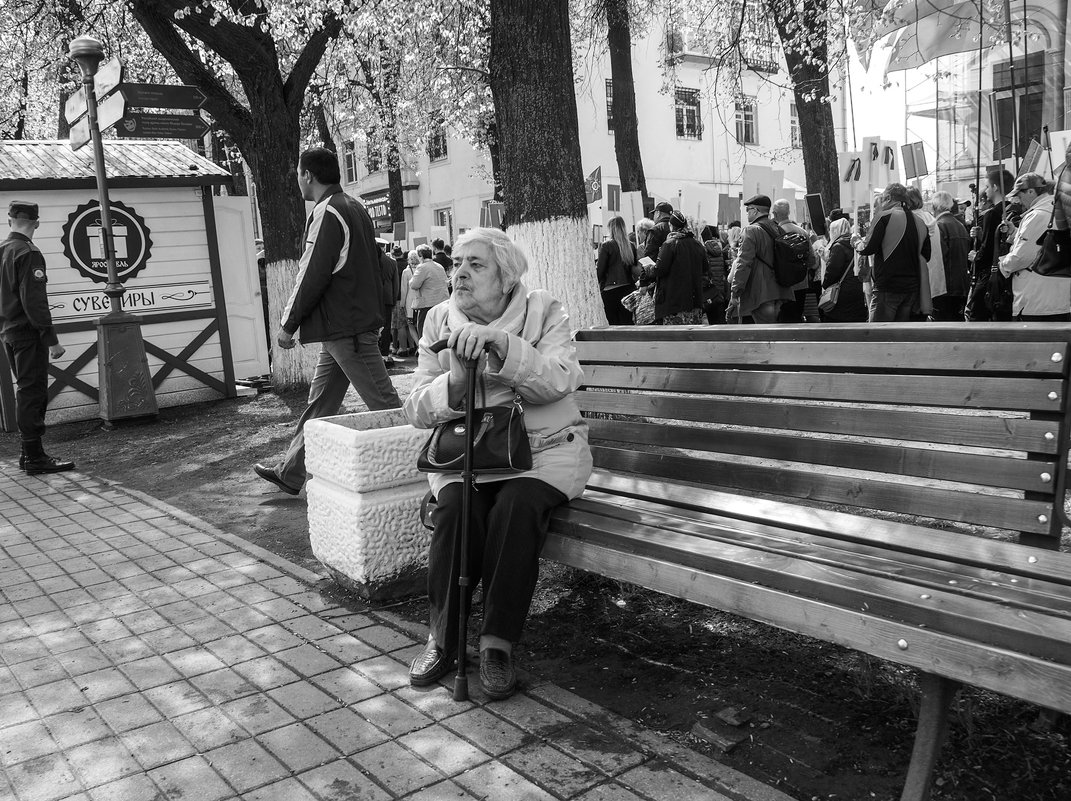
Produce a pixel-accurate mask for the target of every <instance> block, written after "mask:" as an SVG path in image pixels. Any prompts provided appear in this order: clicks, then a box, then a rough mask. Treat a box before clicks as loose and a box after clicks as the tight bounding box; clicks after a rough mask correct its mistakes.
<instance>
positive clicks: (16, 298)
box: [0, 200, 74, 475]
mask: <svg viewBox="0 0 1071 801" xmlns="http://www.w3.org/2000/svg"><path fill="white" fill-rule="evenodd" d="M7 216H8V220H7V223H8V226H9V227H10V228H11V233H10V234H9V235H8V238H7V239H6V240H4V241H3V242H2V243H0V339H2V340H3V342H4V350H5V352H6V353H7V359H8V362H10V363H11V369H12V370H14V372H15V381H16V389H15V422H16V425H17V426H18V429H19V435H20V436H21V438H22V456H20V457H19V467H21V468H22V469H23V470H25V471H26V472H27V473H29V474H30V475H36V474H38V473H58V472H60V471H62V470H71V469H73V468H74V463H73V462H66V461H62V460H60V459H54V458H53V457H51V456H49V455H48V454H46V453H45V451H44V448H43V447H42V445H41V437H42V436H43V435H44V433H45V408H46V407H47V406H48V360H49V357H51V358H53V359H58V358H59V357H60V356H62V355H63V353H64V351H63V346H62V345H60V344H59V339H57V338H56V332H55V331H54V330H53V328H52V315H51V314H50V313H49V311H48V293H47V291H46V288H45V287H46V285H47V283H48V278H47V277H46V275H45V257H44V256H42V255H41V251H40V250H38V248H37V246H36V245H34V244H33V235H34V232H35V231H36V230H37V226H38V225H40V220H39V219H38V211H37V204H36V203H28V202H26V201H22V200H13V201H11V203H10V205H9V206H8V211H7Z"/></svg>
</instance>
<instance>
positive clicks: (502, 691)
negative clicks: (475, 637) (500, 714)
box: [480, 648, 517, 701]
mask: <svg viewBox="0 0 1071 801" xmlns="http://www.w3.org/2000/svg"><path fill="white" fill-rule="evenodd" d="M480 684H481V685H482V686H483V691H484V692H485V693H487V695H488V697H489V698H491V699H493V700H495V701H502V700H504V699H506V698H509V697H510V696H511V695H513V692H514V691H515V690H516V689H517V673H516V671H515V670H514V669H513V658H512V657H511V656H510V654H507V653H506V652H505V651H503V650H501V649H500V648H484V649H483V650H482V651H480Z"/></svg>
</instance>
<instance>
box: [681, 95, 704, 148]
mask: <svg viewBox="0 0 1071 801" xmlns="http://www.w3.org/2000/svg"><path fill="white" fill-rule="evenodd" d="M674 97H675V98H676V104H677V109H676V113H677V138H678V139H702V138H703V123H702V121H701V119H700V116H699V90H698V89H681V88H679V87H678V88H677V90H676V92H674Z"/></svg>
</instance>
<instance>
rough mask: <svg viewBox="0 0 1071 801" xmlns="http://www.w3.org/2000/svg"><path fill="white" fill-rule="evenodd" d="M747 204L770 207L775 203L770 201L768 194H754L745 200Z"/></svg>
mask: <svg viewBox="0 0 1071 801" xmlns="http://www.w3.org/2000/svg"><path fill="white" fill-rule="evenodd" d="M744 205H745V206H759V207H761V208H765V209H768V208H770V206H772V205H773V203H772V202H771V201H770V197H769V196H768V195H752V196H751V197H749V198H748V199H747V200H745V201H744Z"/></svg>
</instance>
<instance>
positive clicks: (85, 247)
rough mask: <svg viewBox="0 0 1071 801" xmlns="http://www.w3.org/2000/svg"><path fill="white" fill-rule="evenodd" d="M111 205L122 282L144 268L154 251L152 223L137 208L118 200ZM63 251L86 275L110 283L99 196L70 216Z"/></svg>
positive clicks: (113, 238)
mask: <svg viewBox="0 0 1071 801" xmlns="http://www.w3.org/2000/svg"><path fill="white" fill-rule="evenodd" d="M110 205H111V211H112V241H113V242H114V247H115V269H116V272H117V273H118V274H119V281H120V283H122V282H124V281H126V280H127V279H129V278H133V277H134V276H135V275H137V274H138V273H139V272H141V271H142V270H143V269H145V265H146V264H148V262H149V255H150V253H151V251H152V240H151V239H150V238H149V227H148V226H147V225H146V224H145V220H143V219H142V218H141V216H140V215H139V214H138V213H137V212H136V211H134V210H133V209H132V208H130V207H129V206H127V205H126V204H124V203H121V202H119V201H118V200H113V201H111V204H110ZM63 255H65V256H66V257H67V258H68V259H70V262H71V266H72V267H74V269H76V270H78V272H80V273H81V274H82V275H84V276H85V277H86V278H90V279H92V280H94V281H96V282H97V283H101V284H106V283H108V260H107V258H106V257H105V254H104V237H103V226H102V225H101V221H100V203H98V202H97V201H96V200H91V201H89V202H88V203H86V204H84V205H81V206H79V207H78V208H76V209H75V210H74V211H73V212H71V214H70V215H69V216H68V217H67V222H66V223H65V224H64V226H63Z"/></svg>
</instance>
